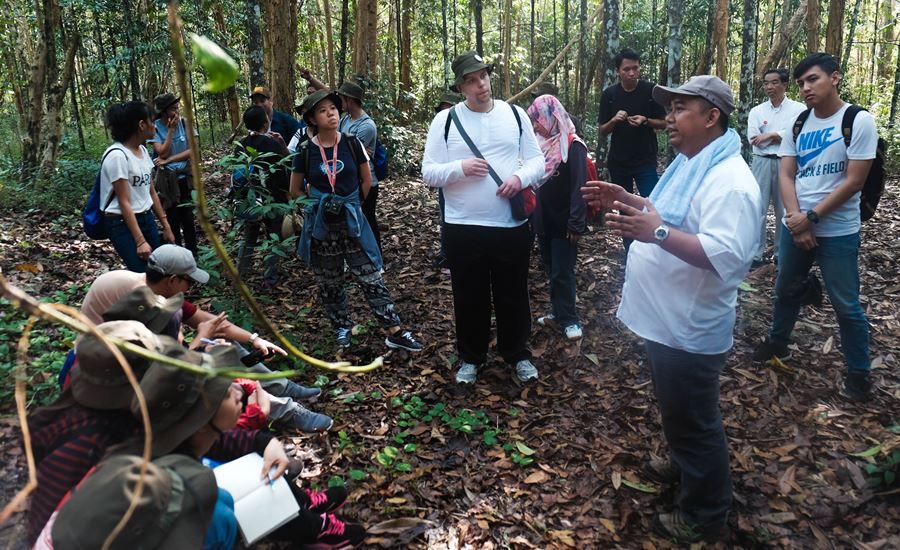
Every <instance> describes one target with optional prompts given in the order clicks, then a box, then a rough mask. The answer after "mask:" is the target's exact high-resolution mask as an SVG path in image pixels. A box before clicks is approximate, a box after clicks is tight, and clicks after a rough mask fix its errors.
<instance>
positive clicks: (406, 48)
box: [397, 0, 416, 112]
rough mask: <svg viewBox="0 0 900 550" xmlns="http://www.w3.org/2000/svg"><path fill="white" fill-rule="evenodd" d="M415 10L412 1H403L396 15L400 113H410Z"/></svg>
mask: <svg viewBox="0 0 900 550" xmlns="http://www.w3.org/2000/svg"><path fill="white" fill-rule="evenodd" d="M414 9H416V8H415V5H414V3H413V0H403V9H402V11H401V12H400V13H399V14H397V15H398V17H399V18H400V97H399V101H398V102H397V103H398V107H399V108H400V110H401V111H405V112H409V111H412V100H411V98H412V96H411V95H410V94H412V32H411V31H410V28H411V19H412V13H413V10H414Z"/></svg>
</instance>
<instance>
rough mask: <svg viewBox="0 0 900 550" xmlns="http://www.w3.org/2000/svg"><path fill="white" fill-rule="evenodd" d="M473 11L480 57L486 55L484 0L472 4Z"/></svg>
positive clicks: (476, 43) (476, 44) (477, 50)
mask: <svg viewBox="0 0 900 550" xmlns="http://www.w3.org/2000/svg"><path fill="white" fill-rule="evenodd" d="M472 9H473V10H475V51H476V52H478V55H484V21H483V19H482V18H483V16H484V14H483V13H482V12H483V11H484V4H483V0H475V1H474V2H473V3H472Z"/></svg>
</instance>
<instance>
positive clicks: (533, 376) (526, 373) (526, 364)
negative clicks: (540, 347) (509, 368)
mask: <svg viewBox="0 0 900 550" xmlns="http://www.w3.org/2000/svg"><path fill="white" fill-rule="evenodd" d="M516 376H518V377H519V380H521V381H522V382H528V381H529V380H537V377H538V370H537V368H535V366H534V364H532V362H531V361H529V360H528V359H522V360H521V361H519V362H518V363H516Z"/></svg>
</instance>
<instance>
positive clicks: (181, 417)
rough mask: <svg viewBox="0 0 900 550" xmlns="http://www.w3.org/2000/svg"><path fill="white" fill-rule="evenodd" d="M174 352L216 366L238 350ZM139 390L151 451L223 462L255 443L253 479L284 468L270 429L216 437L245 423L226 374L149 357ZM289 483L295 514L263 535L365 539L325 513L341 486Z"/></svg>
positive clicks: (308, 540) (340, 498)
mask: <svg viewBox="0 0 900 550" xmlns="http://www.w3.org/2000/svg"><path fill="white" fill-rule="evenodd" d="M174 357H176V358H178V359H180V360H183V361H186V362H188V363H192V364H195V365H209V366H212V367H214V368H216V369H229V370H240V369H242V368H243V367H242V366H241V363H240V357H239V356H238V354H237V352H236V351H235V349H234V348H233V347H231V346H219V347H215V348H213V349H212V350H211V351H210V353H208V354H206V353H196V352H192V351H189V350H182V351H181V352H180V353H176V354H175V355H174ZM141 391H142V393H143V394H144V398H145V400H146V404H147V409H148V411H149V413H150V423H151V426H152V430H153V449H152V452H151V455H152V457H154V458H156V457H159V456H165V455H167V454H171V453H175V454H182V455H186V456H189V457H192V458H194V459H195V460H197V461H199V460H200V458H201V457H208V458H211V459H213V460H217V461H223V462H226V461H229V460H234V459H237V458H240V457H241V456H243V455H245V454H248V453H250V452H253V451H255V452H257V453H259V454H260V455H261V456H262V457H263V469H262V471H261V472H260V480H262V479H264V478H265V477H266V476H267V475H269V476H270V479H272V480H274V479H278V478H279V477H281V476H282V475H284V473H285V471H286V469H287V467H288V464H289V459H288V457H287V454H286V453H285V450H284V446H283V445H282V444H281V442H280V441H279V440H278V439H277V438H275V437H274V434H272V433H271V432H268V431H267V430H258V431H254V432H252V433H254V436H253V437H252V438H250V439H249V440H248V438H243V441H244V443H243V445H234V444H223V443H222V440H223V439H224V438H225V437H229V434H233V433H234V432H243V431H245V430H234V428H235V426H236V424H237V421H238V417H239V416H240V412H241V396H242V392H241V390H240V387H239V386H238V385H237V384H235V383H233V380H231V379H228V378H223V377H212V378H210V377H205V376H202V375H198V374H194V373H192V372H189V371H187V370H184V369H179V368H176V367H173V366H170V365H165V364H162V363H154V364H153V365H152V367H151V369H150V370H149V371H148V372H147V374H146V375H145V376H144V378H143V379H142V380H141ZM131 411H132V414H134V415H135V416H136V417H137V416H138V415H139V414H140V409H139V406H138V402H137V399H133V400H132V404H131ZM231 437H233V436H231ZM141 445H142V438H140V439H135V440H132V441H130V442H128V443H126V444H123V445H122V446H120V447H119V448H117V449H115V450H113V451H112V453H113V454H133V453H135V452H136V451H137V450H138V449H140V448H141ZM289 486H290V488H291V491H292V493H293V494H294V497H295V499H296V500H297V503H298V504H299V505H300V513H299V516H298V517H296V518H295V519H293V520H291V521H290V522H288V523H287V524H285V525H284V526H283V527H281V528H279V529H277V530H276V531H274V532H273V533H272V534H270V535H269V536H268V537H267V538H268V539H270V540H278V541H289V542H291V543H293V544H295V545H300V546H303V545H307V544H310V545H315V544H319V545H321V546H319V547H322V548H338V547H344V546H348V545H355V544H359V543H360V542H362V540H363V539H365V537H366V530H365V528H364V527H363V526H361V525H358V524H354V523H349V522H346V521H344V520H343V519H341V518H339V517H338V516H335V515H334V514H333V513H332V512H333V511H334V510H336V509H337V508H338V507H340V506H341V505H342V504H343V503H344V501H345V500H346V498H347V491H346V489H344V488H332V489H328V490H326V491H324V492H319V491H312V490H303V489H301V488H299V487H297V486H296V484H294V483H289ZM217 513H218V514H223V515H225V516H226V518H222V517H218V518H217V517H215V516H214V518H213V522H214V523H215V522H216V521H220V520H222V519H226V520H227V516H228V515H229V512H228V511H227V510H221V511H220V510H217ZM231 514H233V512H231Z"/></svg>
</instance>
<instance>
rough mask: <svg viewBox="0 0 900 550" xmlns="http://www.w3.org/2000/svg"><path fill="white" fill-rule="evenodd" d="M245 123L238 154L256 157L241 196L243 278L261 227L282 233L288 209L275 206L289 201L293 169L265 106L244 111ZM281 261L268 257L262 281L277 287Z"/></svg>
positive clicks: (239, 252)
mask: <svg viewBox="0 0 900 550" xmlns="http://www.w3.org/2000/svg"><path fill="white" fill-rule="evenodd" d="M244 126H246V127H247V130H249V131H250V133H249V135H247V137H245V138H244V139H242V140H241V141H240V143H238V145H237V147H235V156H238V155H239V154H240V153H241V152H245V153H246V154H248V155H250V156H252V157H255V158H254V160H253V162H252V168H251V170H250V173H249V174H247V175H246V178H247V183H246V189H245V190H244V192H243V193H240V194H239V195H238V197H239V200H241V201H243V204H241V205H240V210H241V211H243V214H241V217H242V218H244V242H243V243H241V248H240V250H239V251H238V273H239V274H240V276H241V278H243V277H245V276H246V275H247V268H248V267H249V266H250V261H251V259H252V257H253V253H254V250H255V249H256V245H257V242H258V241H259V230H260V228H261V227H260V226H264V227H265V229H266V235H272V234H275V235H279V236H282V226H283V224H284V217H285V212H286V208H285V207H279V206H274V205H286V204H287V203H288V195H287V193H288V187H289V186H290V178H291V174H290V170H289V169H288V167H287V165H285V164H284V163H283V162H282V161H283V160H284V158H285V157H286V156H287V155H288V150H287V147H286V146H285V144H284V138H282V137H281V135H280V134H277V133H270V121H269V116H268V114H267V113H266V111H265V109H264V108H263V107H259V106H253V107H250V108H248V109H247V110H246V111H244ZM251 149H252V150H253V151H255V153H253V152H251ZM250 189H253V190H254V191H255V196H256V198H257V200H256V201H255V204H246V202H247V200H248V196H249V190H250ZM278 263H279V262H278V256H277V255H276V254H269V255H268V256H267V257H266V258H265V266H266V270H265V273H264V274H263V284H264V285H265V286H266V287H274V286H275V285H276V284H277V283H278V279H279V275H278Z"/></svg>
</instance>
